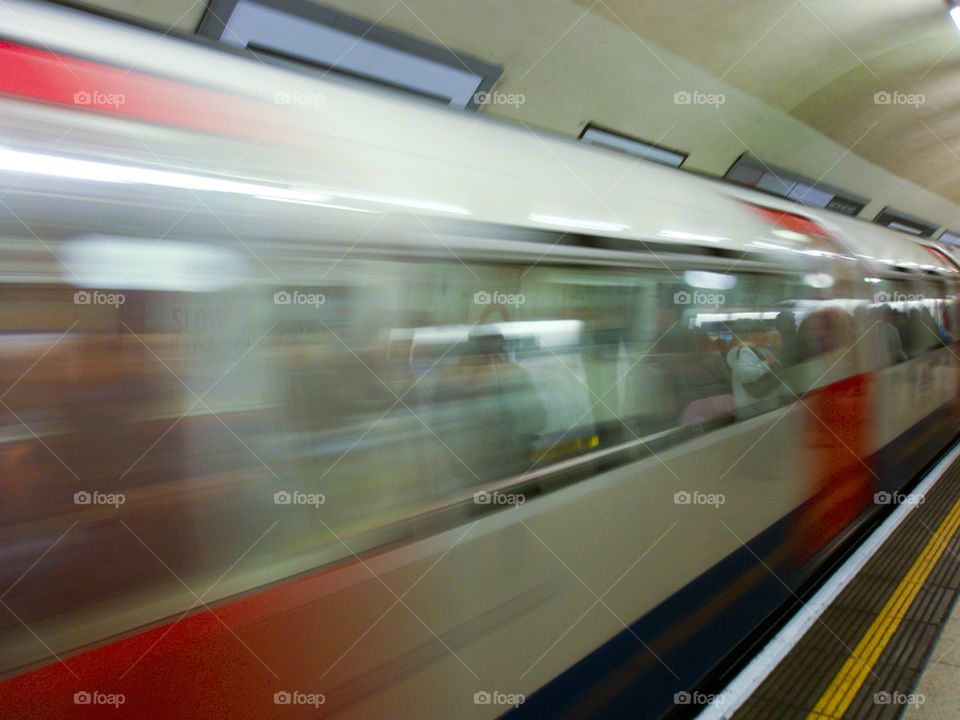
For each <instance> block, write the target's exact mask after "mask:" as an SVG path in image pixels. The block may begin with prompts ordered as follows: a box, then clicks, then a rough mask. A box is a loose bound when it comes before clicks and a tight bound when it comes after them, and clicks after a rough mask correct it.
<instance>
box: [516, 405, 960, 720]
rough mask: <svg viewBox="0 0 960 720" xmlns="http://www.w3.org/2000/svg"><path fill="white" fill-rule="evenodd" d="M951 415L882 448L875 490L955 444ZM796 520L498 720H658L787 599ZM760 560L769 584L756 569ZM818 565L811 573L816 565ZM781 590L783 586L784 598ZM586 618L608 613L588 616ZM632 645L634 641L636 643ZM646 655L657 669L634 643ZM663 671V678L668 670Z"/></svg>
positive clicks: (799, 573)
mask: <svg viewBox="0 0 960 720" xmlns="http://www.w3.org/2000/svg"><path fill="white" fill-rule="evenodd" d="M957 417H958V415H957V406H956V404H955V403H948V404H947V405H944V406H943V407H942V408H941V409H940V410H938V411H937V412H935V413H933V414H931V415H930V416H928V417H927V418H925V419H924V421H922V422H921V423H919V424H918V425H916V426H915V427H913V428H911V429H910V430H908V431H907V432H905V433H903V435H901V436H900V437H899V438H897V439H896V440H895V441H893V442H892V443H890V444H889V445H887V446H886V447H884V448H882V449H881V450H880V451H879V452H877V453H876V454H875V455H874V456H873V457H871V458H870V461H869V464H870V465H871V466H872V467H874V468H876V470H877V474H878V475H879V477H880V478H881V488H882V489H885V490H893V489H899V488H901V487H903V485H904V484H905V483H906V482H907V481H909V480H910V479H911V478H912V477H914V476H915V475H916V473H917V472H918V471H919V470H920V469H921V468H922V467H923V466H925V465H926V464H927V463H928V462H930V461H931V460H932V459H933V458H934V457H935V456H936V455H937V454H938V453H940V452H941V451H942V450H943V448H944V447H945V446H946V445H947V444H948V443H949V442H950V440H951V439H952V438H953V437H954V436H955V435H956V434H957V430H958V427H957V424H956V422H955V418H957ZM796 517H797V511H795V512H794V513H791V514H790V515H788V516H787V517H784V518H782V519H781V520H780V521H778V522H777V523H775V524H774V525H772V526H771V527H770V528H768V529H767V530H765V531H764V532H762V533H760V534H759V535H757V536H756V537H755V538H753V539H752V540H750V541H749V542H748V543H747V545H746V546H744V547H742V548H740V549H739V550H736V551H734V552H733V553H731V554H730V555H729V556H727V557H726V558H724V559H723V560H722V561H720V562H719V563H718V564H717V565H715V566H714V567H713V568H711V569H710V570H708V571H707V572H706V573H704V574H703V575H701V576H700V577H698V578H696V579H695V580H693V581H692V582H690V583H689V584H688V585H686V586H685V587H683V588H681V589H680V590H678V591H677V592H676V593H674V594H673V595H672V596H670V597H669V598H668V599H667V600H665V601H664V602H662V603H661V604H660V605H658V606H657V607H655V608H654V609H653V610H651V611H650V612H649V613H647V614H646V615H644V616H643V617H642V618H640V619H639V620H637V621H636V622H635V623H633V624H632V625H631V626H630V628H629V630H627V629H625V630H624V631H622V632H620V633H619V634H617V635H616V636H615V637H614V638H612V639H611V640H609V641H608V642H606V643H605V644H604V645H602V646H601V647H600V648H598V649H597V650H595V651H594V652H593V653H591V654H590V655H588V656H587V657H585V658H584V659H583V660H581V661H579V662H578V663H576V664H575V665H573V666H572V667H571V668H569V669H568V670H566V671H565V672H563V673H562V674H560V675H559V676H557V677H556V678H554V679H553V680H552V681H551V682H549V683H548V684H547V685H545V686H544V687H542V688H541V689H540V690H538V691H537V692H536V693H534V694H533V695H531V696H530V697H528V698H527V700H526V702H525V703H524V704H523V705H521V706H520V707H518V708H516V709H513V710H511V711H509V712H507V713H506V714H504V716H503V717H504V718H506V719H509V720H521V719H526V718H538V719H539V718H570V719H573V718H578V719H579V718H617V719H619V718H624V719H626V718H630V719H631V720H643V719H646V718H650V719H655V718H659V717H661V716H663V715H664V714H665V713H666V712H667V711H669V710H670V709H671V708H672V707H673V706H674V695H675V693H677V692H682V691H684V690H686V689H688V688H690V687H693V686H695V685H696V683H697V682H698V681H700V680H701V679H702V678H703V677H704V675H706V674H707V673H708V672H709V671H710V670H711V669H712V668H714V667H715V666H716V664H717V663H718V662H719V661H720V660H722V659H723V657H724V656H725V655H727V654H728V653H730V652H731V651H732V650H733V649H734V648H735V647H736V645H737V644H738V643H739V642H741V641H742V640H743V639H744V638H745V637H747V636H748V635H749V634H750V633H751V632H753V631H754V630H756V629H757V627H759V625H760V624H761V623H762V622H763V620H764V619H765V618H767V617H768V616H769V615H770V614H771V613H772V612H773V611H774V610H776V609H777V608H778V607H779V606H781V605H782V604H783V603H784V602H786V601H787V600H789V599H790V595H791V589H792V590H795V589H796V587H797V586H798V585H799V583H800V582H801V581H802V579H803V578H805V577H808V576H809V575H810V570H811V568H810V567H804V568H797V567H792V568H791V567H790V565H789V558H783V559H782V560H781V562H780V563H779V564H777V565H774V564H773V563H771V561H770V560H769V559H768V557H770V556H772V555H773V554H774V553H776V552H777V551H778V550H780V549H781V547H783V546H785V545H786V543H787V542H788V540H789V539H790V535H789V530H790V528H791V526H792V525H793V523H794V522H795V521H796ZM757 557H760V558H763V559H764V562H765V563H766V564H767V565H768V566H770V567H771V568H772V569H773V571H774V572H776V576H774V575H773V574H771V572H770V571H769V570H767V569H766V568H765V567H763V565H761V564H760V563H759V561H758V560H757ZM823 560H824V558H823V557H820V556H818V557H817V558H816V559H814V560H813V561H811V563H810V565H817V564H819V563H821V562H823ZM751 572H753V573H762V577H761V579H760V580H759V581H757V582H756V583H755V584H752V586H751V587H749V588H745V589H744V590H738V589H737V585H738V584H743V585H745V586H746V585H747V583H744V578H746V577H747V576H748V574H749V573H751ZM787 586H790V589H788V587H787ZM724 593H735V594H736V595H735V598H734V599H733V600H732V601H731V602H729V603H728V604H727V605H726V607H724V608H721V609H719V610H718V612H717V613H716V615H715V616H714V617H712V618H711V619H709V620H707V622H706V623H704V624H703V626H702V627H701V628H699V629H698V630H696V631H694V632H693V634H692V635H690V636H689V637H687V638H686V639H684V640H683V641H681V642H679V643H678V644H677V645H676V647H672V648H671V647H669V644H668V643H665V642H664V643H662V645H663V649H662V651H661V649H658V646H659V645H661V642H658V641H657V638H658V636H660V637H662V638H665V637H666V636H667V635H668V633H672V632H676V631H678V630H679V631H682V630H683V628H684V623H687V624H689V623H691V622H693V618H694V616H695V615H696V614H697V612H698V611H702V610H703V609H704V608H705V607H707V606H709V605H710V603H711V602H717V601H718V600H719V599H720V598H721V596H722V595H723V594H724ZM592 612H605V610H604V609H603V608H600V607H597V608H594V610H593V611H592ZM635 636H636V637H635ZM637 637H639V638H640V639H641V640H643V642H644V643H646V644H647V645H649V646H651V647H652V649H653V650H654V651H655V652H657V654H658V655H659V656H660V660H662V661H663V662H660V660H657V658H656V657H654V655H653V654H652V653H651V652H650V650H648V649H647V648H645V647H644V645H643V644H641V642H640V641H639V640H637ZM668 668H669V669H668Z"/></svg>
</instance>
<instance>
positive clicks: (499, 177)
mask: <svg viewBox="0 0 960 720" xmlns="http://www.w3.org/2000/svg"><path fill="white" fill-rule="evenodd" d="M0 19H2V22H0V28H2V31H0V33H2V35H3V40H2V42H0V56H2V63H3V67H4V70H5V71H4V72H3V73H0V191H2V192H0V254H2V258H3V263H2V275H0V284H2V293H0V333H2V341H0V358H2V360H0V432H2V437H0V492H2V498H3V500H2V503H0V605H2V607H0V714H2V716H3V717H4V718H31V719H36V718H58V719H59V718H67V717H93V716H98V715H99V714H105V713H107V712H109V713H110V714H109V716H110V717H116V718H125V717H136V718H144V717H149V718H167V717H169V718H182V717H198V718H199V717H229V718H256V719H257V720H263V719H264V718H293V717H317V716H318V715H319V716H322V717H330V718H357V719H366V718H417V719H418V720H425V719H427V718H451V717H456V718H477V719H478V720H479V719H481V718H493V717H499V716H504V715H505V716H508V717H516V718H523V717H531V718H544V717H552V718H588V717H631V718H641V717H659V716H661V715H663V714H664V713H665V712H668V711H670V709H671V708H672V707H674V706H675V705H676V704H681V705H682V704H685V703H697V702H700V700H699V699H698V698H697V697H696V696H691V695H690V694H689V693H688V691H689V690H690V689H691V688H694V687H696V686H697V684H698V682H699V681H700V680H701V678H703V677H704V676H705V675H706V674H707V673H709V672H710V671H711V669H712V668H714V667H716V666H717V664H718V663H719V662H720V661H721V660H723V659H724V658H725V657H727V656H728V655H729V654H730V653H731V652H732V651H733V650H734V648H737V647H738V645H739V644H740V643H742V642H743V640H744V638H747V637H749V636H750V633H751V632H753V631H754V630H755V629H756V628H758V627H759V626H760V625H761V624H762V623H763V622H764V620H765V618H767V617H768V616H769V615H770V614H771V613H772V612H774V611H775V610H776V609H777V608H778V607H780V606H781V605H782V604H783V603H784V602H786V601H788V600H790V599H791V597H792V596H793V594H794V593H795V592H797V590H798V588H800V587H801V585H802V584H803V583H804V582H805V581H807V580H808V579H809V578H810V577H811V576H812V575H813V573H815V572H816V571H817V570H818V569H820V568H822V567H823V566H824V563H825V562H826V561H827V560H828V559H829V558H830V557H831V554H832V553H834V552H835V551H836V548H837V547H838V545H839V544H840V543H842V542H843V541H844V540H845V539H846V538H848V537H849V535H850V533H851V532H853V531H854V530H855V529H856V528H857V527H859V526H860V524H861V523H863V522H864V521H865V520H867V519H869V518H871V517H872V516H874V515H875V514H876V513H880V512H883V511H884V509H889V507H890V505H891V504H893V503H898V502H909V501H910V498H909V496H908V495H904V494H903V491H904V487H905V485H906V483H908V481H909V480H910V479H911V478H912V477H913V476H914V475H916V473H918V472H919V471H920V470H921V469H922V468H923V467H924V465H925V464H926V463H928V462H929V461H930V459H931V458H933V457H934V456H935V455H936V454H937V453H938V452H939V451H940V450H941V449H942V448H943V447H944V446H945V445H946V444H947V443H948V442H949V441H950V440H951V439H952V437H953V436H954V434H955V433H956V430H957V422H958V405H957V393H958V385H957V379H958V363H957V357H956V355H955V352H956V339H957V338H958V337H960V335H958V333H960V324H958V321H960V317H958V305H957V292H958V266H957V264H956V262H955V261H954V259H953V258H952V257H950V256H949V255H948V253H947V252H945V251H944V250H941V249H938V248H936V247H934V246H925V245H920V244H918V243H916V242H915V241H913V240H912V239H910V238H908V237H906V236H904V235H900V234H898V233H895V232H893V231H890V230H887V229H884V228H881V227H878V226H875V225H871V224H869V223H865V222H862V221H857V220H852V219H848V218H843V217H840V216H835V215H833V214H831V213H827V212H820V211H816V210H811V209H810V208H804V207H800V206H797V205H794V204H791V203H785V202H783V201H779V200H776V199H774V198H768V197H765V196H762V195H756V194H753V193H750V192H748V191H743V190H738V189H734V188H728V187H727V186H724V185H721V184H718V183H714V182H711V181H708V180H705V179H702V178H697V177H695V176H692V175H688V174H685V173H681V172H677V171H675V170H669V169H666V168H661V167H658V166H654V165H652V164H648V163H645V162H642V161H637V160H633V159H630V158H626V157H623V156H619V155H617V154H614V153H610V152H607V151H601V150H597V149H594V148H590V147H585V146H582V145H580V144H578V143H576V142H571V141H567V140H564V139H560V138H555V137H552V136H549V135H543V134H538V133H534V132H532V131H530V130H528V129H527V128H525V127H514V126H511V125H505V124H500V123H497V122H492V121H489V120H488V119H485V118H483V117H477V116H475V115H472V114H466V113H459V112H456V111H448V110H445V109H442V108H437V107H434V106H431V105H427V104H424V103H418V102H414V101H411V100H407V99H405V98H402V97H393V96H390V95H386V94H379V93H370V92H368V91H366V90H364V89H360V88H357V87H355V86H351V85H346V84H342V83H339V82H335V81H331V80H327V79H324V78H317V77H316V76H312V75H310V74H307V73H305V72H302V71H299V70H297V69H295V68H286V67H278V66H275V65H267V64H264V63H263V62H261V61H260V60H259V59H257V58H250V57H247V56H244V55H243V54H240V53H236V52H233V51H229V50H224V49H222V48H215V47H211V46H208V45H206V44H203V43H201V42H199V41H195V40H190V39H186V38H179V37H174V36H164V37H160V36H158V35H157V34H156V33H154V32H151V31H148V30H146V29H141V28H138V27H134V26H125V25H117V24H115V23H111V22H106V21H104V20H103V19H101V18H99V17H96V16H93V15H88V14H85V13H81V12H78V11H73V10H68V9H64V8H54V7H50V6H44V5H38V4H30V3H26V2H21V0H7V2H4V3H3V4H2V5H0Z"/></svg>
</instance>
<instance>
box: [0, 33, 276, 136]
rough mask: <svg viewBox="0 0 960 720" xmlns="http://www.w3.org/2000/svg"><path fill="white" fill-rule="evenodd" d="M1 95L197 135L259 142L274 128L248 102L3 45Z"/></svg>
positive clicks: (0, 50) (263, 110)
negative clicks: (185, 130)
mask: <svg viewBox="0 0 960 720" xmlns="http://www.w3.org/2000/svg"><path fill="white" fill-rule="evenodd" d="M0 68H2V72H0V93H6V94H8V95H14V96H17V97H21V98H30V99H32V100H38V101H42V102H48V103H53V104H55V105H59V106H63V107H69V108H70V109H71V110H76V111H79V112H88V113H95V114H100V115H112V116H122V117H129V118H136V119H137V120H145V121H148V122H156V123H161V124H163V125H174V126H178V127H188V128H192V129H195V130H202V131H207V132H214V133H217V134H225V135H234V136H239V137H245V138H255V139H259V138H261V137H262V136H263V135H264V134H265V133H266V132H267V131H268V130H269V129H270V128H271V127H272V126H273V124H274V123H272V122H270V121H269V117H268V116H269V113H268V112H267V109H266V108H264V107H262V106H261V105H260V104H259V103H257V102H256V101H253V100H248V99H246V98H242V97H238V96H234V95H227V94H225V93H222V92H218V91H216V90H210V89H207V88H203V87H197V86H194V85H188V84H185V83H180V82H174V81H171V80H165V79H163V78H160V77H156V76H153V75H146V74H143V73H139V72H134V71H131V70H124V69H122V68H118V67H113V66H110V65H103V64H101V63H95V62H90V61H88V60H81V59H79V58H75V57H71V56H69V55H59V54H57V53H54V52H49V51H45V50H38V49H36V48H32V47H26V46H23V45H18V44H16V43H11V42H0Z"/></svg>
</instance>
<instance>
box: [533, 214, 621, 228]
mask: <svg viewBox="0 0 960 720" xmlns="http://www.w3.org/2000/svg"><path fill="white" fill-rule="evenodd" d="M529 217H530V219H531V220H532V221H533V222H536V223H542V224H544V225H555V226H557V227H564V228H578V229H580V230H598V231H600V232H622V231H624V230H626V229H627V228H628V227H630V226H629V225H623V224H621V223H612V222H603V221H601V220H580V219H577V218H565V217H558V216H556V215H540V214H538V213H531V214H530V216H529Z"/></svg>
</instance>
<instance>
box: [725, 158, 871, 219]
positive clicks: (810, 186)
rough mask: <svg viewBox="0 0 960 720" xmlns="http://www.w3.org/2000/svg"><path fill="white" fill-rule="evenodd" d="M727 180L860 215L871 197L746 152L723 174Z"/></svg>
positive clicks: (829, 208) (807, 203)
mask: <svg viewBox="0 0 960 720" xmlns="http://www.w3.org/2000/svg"><path fill="white" fill-rule="evenodd" d="M723 179H724V180H728V181H730V182H734V183H737V184H738V185H744V186H746V187H751V188H756V189H757V190H762V191H763V192H767V193H770V194H771V195H777V196H778V197H783V198H787V199H788V200H795V201H797V202H798V203H801V204H803V205H809V206H810V207H818V208H826V209H827V210H835V211H836V212H839V213H843V214H844V215H857V214H858V213H859V212H860V211H861V210H863V208H865V207H866V206H867V203H869V202H870V201H869V200H868V199H867V198H865V197H861V196H859V195H855V194H853V193H850V192H847V191H846V190H839V189H837V188H834V187H830V186H829V185H824V184H823V183H821V182H818V181H816V180H811V179H809V178H806V177H804V176H803V175H799V174H797V173H794V172H790V171H789V170H784V169H782V168H778V167H773V166H771V165H767V164H766V163H763V162H761V161H760V160H759V159H757V158H755V157H753V156H751V155H749V154H748V153H744V154H743V155H741V156H740V157H738V158H737V160H736V162H734V163H733V165H731V166H730V169H729V170H727V174H726V175H724V176H723Z"/></svg>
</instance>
